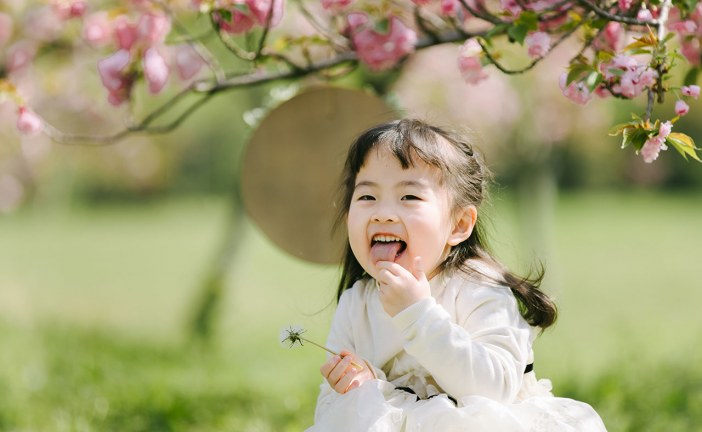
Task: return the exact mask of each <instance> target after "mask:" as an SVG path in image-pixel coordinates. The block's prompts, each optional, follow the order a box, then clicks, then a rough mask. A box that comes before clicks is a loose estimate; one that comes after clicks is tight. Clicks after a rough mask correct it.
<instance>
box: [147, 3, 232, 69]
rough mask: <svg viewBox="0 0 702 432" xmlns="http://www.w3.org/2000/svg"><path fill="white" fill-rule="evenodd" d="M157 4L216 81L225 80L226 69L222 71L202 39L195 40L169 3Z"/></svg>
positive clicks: (209, 31)
mask: <svg viewBox="0 0 702 432" xmlns="http://www.w3.org/2000/svg"><path fill="white" fill-rule="evenodd" d="M155 3H156V4H158V5H159V6H160V7H161V8H162V9H163V10H164V11H165V12H166V14H167V15H168V16H169V17H170V19H171V22H172V23H173V27H174V28H175V30H176V31H177V32H178V33H179V34H181V35H182V36H184V39H183V40H184V42H185V43H187V44H188V45H190V47H191V48H192V49H193V50H195V52H196V53H197V55H198V56H200V58H201V59H202V61H204V62H205V64H206V65H207V67H208V68H209V69H210V70H211V71H212V74H213V75H214V76H215V79H216V80H217V81H221V80H222V79H224V69H222V66H221V65H220V64H219V62H218V61H217V58H216V57H215V56H214V55H213V54H212V52H211V51H210V50H209V49H208V48H207V47H206V46H205V45H204V44H203V43H202V42H200V38H195V37H193V36H192V35H191V34H190V32H189V31H188V29H187V28H185V26H184V25H183V24H182V23H181V22H180V20H178V17H177V16H176V14H175V13H174V12H173V9H171V7H170V6H169V5H168V4H167V3H165V2H162V1H157V2H155ZM211 32H212V30H211V29H210V30H208V32H207V33H206V34H207V35H209V34H211Z"/></svg>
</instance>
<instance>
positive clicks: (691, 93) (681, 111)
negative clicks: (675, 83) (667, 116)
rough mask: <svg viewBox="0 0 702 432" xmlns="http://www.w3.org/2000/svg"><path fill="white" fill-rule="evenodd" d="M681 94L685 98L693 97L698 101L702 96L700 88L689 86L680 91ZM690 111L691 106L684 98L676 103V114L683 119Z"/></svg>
mask: <svg viewBox="0 0 702 432" xmlns="http://www.w3.org/2000/svg"><path fill="white" fill-rule="evenodd" d="M680 93H681V95H682V96H683V97H691V98H693V99H697V98H698V97H699V95H700V86H697V85H689V86H683V87H682V88H681V89H680ZM689 111H690V106H689V105H688V104H687V102H685V101H684V100H683V99H682V98H681V99H678V100H677V101H676V102H675V114H676V115H678V116H680V117H682V116H684V115H685V114H687V113H688V112H689Z"/></svg>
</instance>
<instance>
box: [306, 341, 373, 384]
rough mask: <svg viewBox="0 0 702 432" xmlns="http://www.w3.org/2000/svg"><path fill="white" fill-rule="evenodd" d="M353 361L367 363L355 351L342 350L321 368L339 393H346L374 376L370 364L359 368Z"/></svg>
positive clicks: (358, 363)
mask: <svg viewBox="0 0 702 432" xmlns="http://www.w3.org/2000/svg"><path fill="white" fill-rule="evenodd" d="M351 362H354V363H356V364H357V365H365V364H366V362H365V361H363V359H361V358H360V357H358V356H357V355H355V354H354V353H352V352H350V351H346V350H342V351H341V352H340V353H339V355H335V356H332V357H330V358H329V360H327V362H326V363H324V364H323V365H322V367H321V368H319V371H320V372H321V373H322V376H323V377H324V378H325V379H326V380H327V382H328V383H329V385H330V386H331V388H333V389H334V390H336V392H337V393H340V394H344V393H346V392H347V391H349V390H353V389H355V388H356V387H360V386H361V384H363V383H364V382H366V381H370V380H372V379H373V378H374V377H373V373H372V372H371V371H370V369H369V367H368V366H366V367H364V368H363V369H358V367H357V366H354V365H352V364H351Z"/></svg>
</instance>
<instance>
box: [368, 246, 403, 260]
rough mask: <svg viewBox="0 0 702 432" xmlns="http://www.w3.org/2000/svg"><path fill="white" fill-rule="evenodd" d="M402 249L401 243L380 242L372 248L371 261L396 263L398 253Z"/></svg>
mask: <svg viewBox="0 0 702 432" xmlns="http://www.w3.org/2000/svg"><path fill="white" fill-rule="evenodd" d="M401 247H402V243H400V242H390V243H381V242H378V243H376V244H374V245H373V246H372V247H371V259H372V260H373V262H378V261H395V257H396V256H397V252H398V251H399V250H400V248H401Z"/></svg>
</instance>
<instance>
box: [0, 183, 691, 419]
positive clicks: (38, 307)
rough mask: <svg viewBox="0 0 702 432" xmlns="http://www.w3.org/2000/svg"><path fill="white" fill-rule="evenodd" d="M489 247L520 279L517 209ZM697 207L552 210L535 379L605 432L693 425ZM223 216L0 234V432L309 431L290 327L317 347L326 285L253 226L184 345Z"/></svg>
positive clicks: (303, 376)
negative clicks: (551, 315)
mask: <svg viewBox="0 0 702 432" xmlns="http://www.w3.org/2000/svg"><path fill="white" fill-rule="evenodd" d="M494 213H495V214H497V215H498V217H497V219H496V221H495V223H494V231H495V232H494V234H493V237H495V240H496V245H497V246H498V247H497V249H498V252H500V255H502V256H504V257H505V258H506V261H507V262H509V263H510V264H513V265H515V266H517V267H524V266H525V263H526V262H527V261H529V259H528V258H529V256H530V253H529V252H528V250H527V248H525V247H523V245H520V242H519V240H517V239H519V238H520V236H519V235H518V231H519V230H518V224H519V221H520V211H519V209H518V208H516V207H515V206H514V205H513V203H512V201H511V200H510V199H509V197H505V198H503V199H498V200H496V204H495V209H494ZM700 214H702V200H700V199H699V195H698V194H696V195H693V194H687V195H662V194H658V195H656V194H645V193H631V192H629V193H590V194H576V195H567V196H564V197H562V198H561V199H560V200H559V202H558V205H557V208H556V210H555V215H554V226H553V232H552V236H551V238H552V239H553V241H552V244H551V245H550V247H549V250H550V252H549V254H548V255H546V256H545V263H544V264H545V266H546V268H547V271H548V272H549V287H548V288H549V290H550V291H551V292H552V294H554V295H555V297H556V299H557V301H558V304H559V306H560V312H561V317H560V319H559V322H558V324H557V325H556V327H555V328H554V329H553V330H548V331H547V332H545V333H544V335H543V336H542V337H541V338H540V339H539V340H538V342H537V346H536V350H537V361H536V368H537V373H538V374H539V375H540V376H543V377H550V378H551V379H552V380H553V382H554V387H555V392H556V393H557V394H559V395H563V396H569V397H576V398H578V399H581V400H585V401H587V402H589V403H591V404H592V405H593V406H595V408H596V409H597V410H598V411H599V412H600V413H601V414H602V416H603V418H604V420H605V423H606V424H607V425H608V428H609V429H610V430H611V431H690V430H694V429H695V428H696V427H699V424H701V423H702V367H701V366H698V365H700V364H702V362H700V360H702V349H700V348H698V345H699V342H698V339H699V335H700V334H702V314H700V312H699V305H700V304H702V289H701V288H702V284H701V283H700V277H699V275H700V271H699V264H698V262H699V251H700V250H701V246H700V245H701V244H702V225H701V224H700V222H699V220H700ZM225 218H226V204H225V203H224V202H222V201H221V200H218V199H189V200H178V201H168V202H161V203H153V204H144V205H138V206H137V205H132V206H117V207H115V206H109V207H104V208H91V209H86V208H62V209H51V210H47V209H34V210H31V211H26V212H22V213H19V214H14V215H9V216H3V217H2V218H1V219H0V430H8V431H54V430H55V431H64V430H65V431H74V430H75V431H102V430H107V431H112V430H114V431H176V430H177V431H214V430H217V431H221V430H231V431H297V430H303V429H304V427H305V426H307V425H309V424H310V423H311V419H312V413H313V410H314V402H315V397H316V392H317V386H318V384H319V382H320V378H319V377H318V372H317V370H318V366H319V364H320V362H321V361H323V359H324V354H323V353H322V352H320V351H318V350H316V349H314V348H311V347H305V348H297V349H295V350H285V349H283V348H281V347H280V345H279V344H278V342H277V339H278V333H279V331H280V329H281V328H282V327H284V326H286V325H288V324H291V323H292V324H299V325H302V326H304V327H305V328H307V329H308V334H309V336H310V337H311V338H314V339H316V340H320V341H323V340H324V338H325V336H326V331H327V327H328V322H329V318H330V316H331V314H332V312H333V307H331V305H332V300H333V296H334V293H333V287H334V285H335V280H336V277H337V271H336V269H333V268H328V267H322V266H316V265H310V264H306V263H303V262H300V261H298V260H296V259H293V258H290V257H288V256H286V255H285V254H283V253H282V252H280V251H278V250H276V249H275V247H273V246H272V245H271V244H270V243H269V242H268V241H267V240H266V239H264V238H262V237H261V235H260V234H259V233H258V231H257V230H256V229H255V228H253V227H249V228H248V229H247V237H246V240H245V245H244V253H243V254H242V255H241V259H240V260H239V261H238V262H235V263H232V266H231V269H230V277H229V279H228V281H227V287H228V290H227V292H226V296H225V300H224V301H225V304H224V307H223V316H222V319H221V320H220V326H219V330H218V333H217V337H216V344H214V345H213V346H209V347H204V346H197V345H191V344H188V343H186V342H185V337H184V336H185V330H184V329H185V323H186V318H187V313H188V311H189V308H190V307H191V303H192V300H193V298H194V295H195V290H196V288H197V284H198V282H199V279H200V277H201V276H202V275H203V274H204V273H205V271H206V269H207V265H208V262H209V261H210V260H211V259H212V258H213V255H214V251H215V250H216V246H217V245H218V242H219V241H220V239H219V236H220V233H221V232H222V231H223V230H222V228H223V226H224V223H225Z"/></svg>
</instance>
